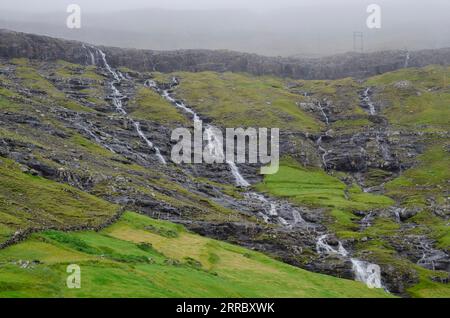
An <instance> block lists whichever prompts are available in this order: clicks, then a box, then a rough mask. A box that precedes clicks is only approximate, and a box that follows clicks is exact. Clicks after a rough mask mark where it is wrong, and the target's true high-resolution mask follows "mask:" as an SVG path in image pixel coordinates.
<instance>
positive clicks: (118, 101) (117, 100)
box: [83, 45, 166, 164]
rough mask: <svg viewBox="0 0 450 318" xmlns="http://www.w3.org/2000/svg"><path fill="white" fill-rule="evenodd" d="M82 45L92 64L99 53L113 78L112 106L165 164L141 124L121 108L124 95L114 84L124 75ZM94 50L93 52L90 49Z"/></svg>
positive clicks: (96, 53)
mask: <svg viewBox="0 0 450 318" xmlns="http://www.w3.org/2000/svg"><path fill="white" fill-rule="evenodd" d="M83 47H84V48H85V49H86V50H87V51H88V52H89V55H90V57H91V62H92V63H93V65H96V58H95V55H97V56H98V55H100V58H101V61H102V63H103V66H104V67H105V68H106V70H107V71H108V73H110V74H111V75H112V76H113V78H114V80H112V81H111V82H110V83H109V85H110V88H111V91H112V95H111V98H112V102H113V104H114V106H115V107H116V110H117V111H118V112H119V113H121V114H122V115H124V116H126V117H127V119H128V120H129V121H130V122H131V123H132V124H133V126H134V128H135V130H136V132H137V134H138V135H139V137H140V138H141V139H142V140H143V141H144V142H145V144H146V145H147V146H148V147H149V148H150V149H152V150H153V151H154V152H155V154H156V156H157V158H158V160H159V161H160V162H161V163H162V164H166V160H165V159H164V157H163V156H162V155H161V152H160V150H159V148H158V147H156V146H155V145H154V144H153V143H152V142H151V141H150V140H149V139H148V138H147V137H146V136H145V134H144V132H143V131H142V129H141V124H140V123H139V122H137V121H135V120H133V119H132V118H130V117H129V116H128V114H127V112H126V111H125V109H124V108H123V103H122V99H123V98H124V95H123V94H122V93H121V92H120V91H119V90H118V89H117V87H116V85H119V84H120V83H121V82H122V80H123V79H125V78H124V76H123V75H122V74H121V73H120V72H119V71H115V70H114V69H113V68H112V67H111V66H110V65H109V63H108V61H107V60H106V54H105V53H104V52H103V51H102V50H100V49H98V48H95V47H89V48H88V47H86V46H85V45H83ZM91 50H94V53H95V54H94V53H93V52H92V51H91Z"/></svg>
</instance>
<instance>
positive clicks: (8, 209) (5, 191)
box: [0, 157, 118, 243]
mask: <svg viewBox="0 0 450 318" xmlns="http://www.w3.org/2000/svg"><path fill="white" fill-rule="evenodd" d="M0 185H1V187H0V243H1V242H3V241H4V240H6V239H7V238H9V237H10V236H11V235H12V234H14V233H15V232H16V231H18V230H25V229H28V228H42V227H46V226H57V227H61V228H69V227H73V226H80V225H87V226H96V225H99V224H101V223H102V222H104V221H106V220H108V219H109V218H111V217H112V216H113V215H114V214H115V213H116V212H117V210H118V207H117V206H115V205H113V204H109V203H107V202H106V201H104V200H101V199H99V198H97V197H95V196H92V195H89V194H87V193H85V192H82V191H80V190H78V189H75V188H73V187H70V186H68V185H64V184H60V183H56V182H53V181H50V180H47V179H44V178H41V177H38V176H33V175H31V174H28V173H23V172H22V171H21V168H20V166H19V165H18V164H16V163H15V162H13V161H11V160H9V159H5V158H3V157H0Z"/></svg>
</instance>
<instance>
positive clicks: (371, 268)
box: [350, 258, 383, 288]
mask: <svg viewBox="0 0 450 318" xmlns="http://www.w3.org/2000/svg"><path fill="white" fill-rule="evenodd" d="M350 261H351V262H352V269H353V272H354V273H355V280H357V281H359V282H363V283H365V284H366V285H367V287H369V288H383V285H382V284H381V275H380V273H379V267H378V266H377V265H375V264H371V263H369V262H365V261H360V260H357V259H354V258H351V259H350Z"/></svg>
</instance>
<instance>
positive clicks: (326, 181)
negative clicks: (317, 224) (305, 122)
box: [257, 160, 394, 210]
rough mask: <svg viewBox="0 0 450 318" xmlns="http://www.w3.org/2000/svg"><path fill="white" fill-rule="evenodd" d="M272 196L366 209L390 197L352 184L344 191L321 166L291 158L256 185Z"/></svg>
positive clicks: (330, 205) (323, 204) (324, 204)
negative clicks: (306, 164)
mask: <svg viewBox="0 0 450 318" xmlns="http://www.w3.org/2000/svg"><path fill="white" fill-rule="evenodd" d="M257 189H259V190H260V191H267V192H270V193H271V194H273V195H275V196H280V197H286V198H289V199H291V200H292V201H293V202H296V203H299V204H306V205H310V206H315V207H330V208H336V209H343V210H345V209H351V210H353V209H358V210H367V209H370V208H374V207H385V206H389V205H392V204H393V203H394V202H393V200H392V199H390V198H388V197H385V196H381V195H374V194H368V193H363V192H362V191H361V190H360V189H359V188H358V187H356V186H354V187H352V188H351V189H350V191H348V193H347V194H346V189H347V186H346V185H345V184H344V183H343V182H342V181H340V180H339V179H337V178H335V177H333V176H330V175H328V174H327V173H326V172H324V171H323V170H321V169H314V168H304V167H301V166H300V165H298V164H297V163H295V162H294V161H292V160H289V161H287V160H284V161H282V162H281V165H280V169H279V171H278V172H277V173H276V174H273V175H266V176H265V178H264V181H263V182H262V183H261V184H259V185H258V186H257Z"/></svg>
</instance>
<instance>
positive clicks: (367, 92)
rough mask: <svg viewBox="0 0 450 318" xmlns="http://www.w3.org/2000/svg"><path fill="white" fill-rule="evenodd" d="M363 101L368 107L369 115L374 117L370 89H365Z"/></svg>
mask: <svg viewBox="0 0 450 318" xmlns="http://www.w3.org/2000/svg"><path fill="white" fill-rule="evenodd" d="M363 101H364V102H366V104H367V106H369V114H370V115H376V111H375V105H374V104H373V102H372V100H371V99H370V87H367V88H366V89H365V90H364V93H363Z"/></svg>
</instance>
